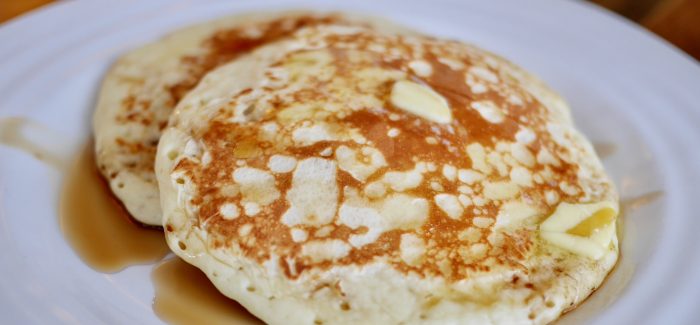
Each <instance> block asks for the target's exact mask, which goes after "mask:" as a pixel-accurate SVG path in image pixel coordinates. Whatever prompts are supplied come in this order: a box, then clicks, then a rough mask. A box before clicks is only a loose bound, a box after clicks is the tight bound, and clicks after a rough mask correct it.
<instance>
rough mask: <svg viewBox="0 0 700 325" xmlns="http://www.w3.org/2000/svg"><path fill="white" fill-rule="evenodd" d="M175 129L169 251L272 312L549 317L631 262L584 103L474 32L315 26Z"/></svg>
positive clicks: (290, 319)
mask: <svg viewBox="0 0 700 325" xmlns="http://www.w3.org/2000/svg"><path fill="white" fill-rule="evenodd" d="M169 123H170V124H169V127H168V128H167V129H166V130H165V132H164V134H163V137H162V138H161V141H160V144H159V146H158V151H157V157H156V174H157V178H158V183H159V186H160V191H161V192H160V193H161V206H162V208H163V213H164V220H163V224H164V228H165V233H166V238H167V241H168V245H169V246H170V248H171V249H172V250H173V252H174V253H175V254H177V255H178V256H180V257H182V258H183V259H184V260H185V261H187V262H188V263H190V264H193V265H195V266H196V267H198V268H200V269H202V270H203V271H204V272H205V273H206V274H207V276H208V278H209V279H210V280H211V281H212V282H213V283H214V284H215V285H216V287H217V288H218V289H219V290H220V291H221V292H222V293H223V294H225V295H227V296H228V297H230V298H232V299H235V300H237V301H238V302H239V303H241V304H242V305H243V306H244V307H246V308H247V309H248V310H250V311H251V312H252V313H253V314H255V315H256V316H258V317H259V318H260V319H262V320H263V321H265V322H267V323H270V324H401V323H427V324H445V323H450V324H489V323H503V324H516V323H517V324H521V323H522V324H525V323H534V324H543V323H548V322H550V321H553V320H554V319H556V318H557V317H558V316H559V315H560V314H561V313H563V312H564V311H566V310H568V309H571V308H574V307H575V306H576V305H577V304H579V303H580V302H581V301H583V300H584V299H585V298H586V297H587V296H588V295H589V294H590V293H591V292H592V291H594V290H595V289H596V288H597V287H598V286H599V285H600V284H601V282H602V281H603V279H604V278H605V276H606V274H607V273H608V272H609V271H610V270H611V268H612V267H613V266H614V264H615V262H616V260H617V256H618V242H617V238H616V235H615V221H616V217H617V213H618V197H617V194H616V192H615V189H614V187H613V185H612V183H611V181H610V180H609V178H608V177H607V176H606V174H605V171H604V170H603V167H602V165H601V163H600V161H599V159H598V158H597V157H596V154H595V152H594V151H593V149H592V146H591V144H590V143H589V142H588V141H587V140H586V139H585V138H584V137H583V135H581V134H580V133H579V132H578V131H577V130H576V129H575V127H574V125H573V122H572V120H571V117H570V113H569V108H568V107H567V105H566V103H565V102H564V101H563V100H562V99H561V98H560V97H559V96H558V95H557V94H556V93H554V92H553V91H552V90H550V89H549V88H547V87H546V86H545V85H544V84H543V83H542V82H540V81H538V80H537V78H535V77H533V76H532V75H530V74H529V73H527V72H525V71H523V70H522V69H520V68H518V67H517V66H515V65H514V64H512V63H510V62H508V61H506V60H504V59H502V58H500V57H498V56H496V55H494V54H491V53H489V52H487V51H484V50H481V49H479V48H477V47H474V46H471V45H467V44H463V43H460V42H456V41H449V40H441V39H435V38H429V37H422V36H396V35H387V34H382V33H379V32H376V31H373V30H371V29H367V28H362V27H357V26H347V25H343V24H335V25H319V26H312V27H308V28H303V29H300V30H299V31H297V32H295V33H294V36H293V37H292V38H290V39H288V40H284V41H280V42H277V43H275V44H270V45H268V46H265V47H262V48H260V49H258V50H256V51H254V52H253V53H251V54H249V55H246V56H244V57H241V58H239V59H238V60H236V61H234V62H232V63H230V64H227V65H224V66H222V67H219V68H217V69H215V70H213V71H212V72H210V73H209V74H207V76H206V77H205V78H204V79H203V80H202V81H201V82H200V84H199V85H198V86H197V87H196V88H195V89H194V90H192V91H191V92H190V93H189V94H187V95H186V96H185V98H184V99H183V100H182V101H181V102H180V103H179V104H178V105H177V107H176V109H175V113H174V114H173V115H172V117H171V119H170V122H169Z"/></svg>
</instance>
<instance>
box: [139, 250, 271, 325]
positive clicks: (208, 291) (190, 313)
mask: <svg viewBox="0 0 700 325" xmlns="http://www.w3.org/2000/svg"><path fill="white" fill-rule="evenodd" d="M151 276H152V278H153V285H154V286H155V292H156V296H155V298H154V299H153V310H154V311H155V312H156V314H157V315H158V317H160V318H161V319H162V320H164V321H166V322H168V323H170V324H177V325H186V324H212V325H215V324H262V322H261V321H260V320H258V319H257V318H255V316H253V315H251V314H250V313H249V312H248V311H247V310H245V309H244V308H243V307H242V306H241V305H239V304H238V303H237V302H235V301H233V300H231V299H229V298H227V297H226V296H224V295H223V294H221V293H220V292H219V291H218V290H217V289H216V287H214V285H213V284H212V283H211V281H209V279H207V277H206V276H205V275H204V273H202V271H200V270H199V269H197V268H196V267H194V266H192V265H189V264H187V263H185V262H184V261H182V260H181V259H180V258H172V259H169V260H166V261H164V262H162V263H160V264H158V265H157V266H156V267H155V268H154V269H153V273H152V275H151Z"/></svg>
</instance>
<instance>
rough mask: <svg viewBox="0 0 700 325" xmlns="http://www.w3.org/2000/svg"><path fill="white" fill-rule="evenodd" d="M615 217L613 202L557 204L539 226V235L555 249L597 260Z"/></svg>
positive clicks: (616, 213) (614, 203)
mask: <svg viewBox="0 0 700 325" xmlns="http://www.w3.org/2000/svg"><path fill="white" fill-rule="evenodd" d="M617 215H618V206H617V203H616V202H610V201H603V202H598V203H586V204H571V203H561V204H559V206H557V209H556V210H555V211H554V213H553V214H552V215H551V216H549V218H547V220H545V221H544V222H543V223H542V224H541V225H540V235H541V236H542V238H543V239H544V240H546V241H548V242H549V243H551V244H553V245H555V246H558V247H561V248H563V249H566V250H569V251H571V252H573V253H576V254H579V255H583V256H587V257H589V258H592V259H596V260H597V259H599V258H601V257H602V256H603V254H605V251H606V250H607V249H608V248H609V246H610V242H611V241H612V238H613V236H614V234H615V220H616V219H617Z"/></svg>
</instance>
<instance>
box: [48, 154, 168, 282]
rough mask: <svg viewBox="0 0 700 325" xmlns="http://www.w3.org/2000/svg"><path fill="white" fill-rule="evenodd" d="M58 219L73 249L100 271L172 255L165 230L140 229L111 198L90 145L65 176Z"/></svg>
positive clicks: (121, 267) (113, 269) (149, 261)
mask: <svg viewBox="0 0 700 325" xmlns="http://www.w3.org/2000/svg"><path fill="white" fill-rule="evenodd" d="M59 218H60V220H59V222H60V225H61V231H62V232H63V234H64V236H65V237H66V240H67V241H68V242H69V243H70V245H71V246H72V247H73V250H75V252H76V253H77V254H78V256H80V258H81V259H82V260H83V261H84V262H85V263H86V264H87V265H89V266H90V267H92V268H93V269H95V270H98V271H100V272H116V271H119V270H121V269H124V268H126V267H128V266H130V265H135V264H147V263H153V262H156V261H159V260H161V259H162V258H163V257H165V255H166V254H167V253H168V252H169V249H168V246H167V244H166V243H165V239H164V238H163V232H162V230H160V229H155V228H145V227H142V226H140V225H138V224H136V223H135V222H134V221H132V220H131V218H130V217H129V215H128V213H127V212H126V211H125V210H124V208H123V207H122V206H121V205H120V204H119V203H118V202H117V200H116V199H115V198H114V197H113V195H112V194H111V192H110V190H109V188H108V186H107V184H106V183H105V181H104V180H103V179H102V178H101V177H100V175H99V172H98V171H97V168H96V167H95V162H94V156H93V150H92V146H91V145H87V146H85V148H84V149H83V150H82V151H81V152H80V154H79V156H78V158H77V160H76V162H75V163H74V164H73V166H71V167H70V168H69V169H68V171H67V174H66V177H65V183H64V185H63V189H62V192H61V201H60V207H59Z"/></svg>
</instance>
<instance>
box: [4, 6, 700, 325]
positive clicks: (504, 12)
mask: <svg viewBox="0 0 700 325" xmlns="http://www.w3.org/2000/svg"><path fill="white" fill-rule="evenodd" d="M262 8H265V9H282V8H317V9H350V10H354V11H364V12H370V13H375V14H378V15H384V16H388V17H389V18H392V19H394V20H396V21H398V22H400V23H403V24H406V25H409V26H412V27H414V28H417V29H419V30H422V31H425V32H427V33H431V34H435V35H439V36H443V37H451V38H457V39H461V40H465V41H468V42H471V43H475V44H478V45H480V46H482V47H484V48H486V49H489V50H492V51H494V52H496V53H499V54H501V55H503V56H505V57H507V58H509V59H511V60H512V61H514V62H516V63H518V64H520V65H522V66H524V67H526V68H528V69H530V70H531V71H534V72H535V73H537V74H538V75H540V76H541V77H542V78H543V79H545V80H546V81H547V82H548V83H549V84H550V85H551V86H552V87H553V88H555V89H556V90H558V91H559V92H561V93H562V94H563V95H564V96H565V97H566V99H567V100H568V101H569V102H570V103H571V105H572V107H573V111H574V115H575V118H576V122H577V124H578V125H579V127H580V128H581V129H582V130H583V131H584V133H586V134H587V135H588V136H589V138H590V139H592V140H593V141H594V142H601V143H608V144H614V146H615V147H616V148H617V149H616V151H615V152H614V154H612V155H611V156H609V157H607V158H606V159H605V165H606V167H607V170H608V171H609V172H610V174H611V175H612V176H613V178H614V180H615V183H616V184H617V185H618V188H619V190H620V193H621V196H622V198H623V199H630V198H635V197H639V196H640V195H644V194H646V193H652V192H655V191H663V195H662V196H661V198H660V199H658V200H656V201H654V202H653V203H651V204H647V205H644V206H639V207H636V208H628V211H627V214H626V216H625V227H624V241H623V261H622V262H621V265H619V266H618V268H617V270H616V271H615V273H614V274H613V275H612V276H611V278H610V279H609V280H608V281H607V282H606V284H605V285H604V286H603V288H602V289H600V290H599V292H597V293H596V294H595V295H594V296H593V297H592V299H590V301H588V302H586V303H585V304H584V305H583V306H581V307H580V308H579V309H577V310H576V311H575V312H573V313H571V314H570V315H568V316H567V317H566V319H565V321H564V323H569V322H571V323H578V322H586V323H589V322H592V323H600V324H642V323H644V324H647V323H648V324H691V323H698V322H700V308H698V306H697V304H698V302H699V301H700V249H699V248H700V236H698V233H700V215H698V210H700V202H699V201H698V199H700V163H699V162H700V153H699V151H698V142H699V141H700V131H699V130H698V126H700V66H699V65H698V63H697V62H695V61H693V60H692V59H690V58H689V57H687V56H685V55H684V54H682V53H681V52H680V51H678V50H677V49H674V48H672V47H671V46H669V45H668V44H666V43H664V42H663V41H661V40H660V39H658V38H656V37H654V36H653V35H651V34H650V33H648V32H645V31H643V30H641V29H640V28H638V27H636V26H634V25H633V24H631V23H628V22H626V21H624V20H622V19H620V18H618V17H615V16H613V15H611V14H608V13H605V12H603V11H602V10H599V9H596V8H593V7H591V6H589V5H586V4H584V3H580V2H573V1H561V0H559V1H545V0H536V1H534V0H533V1H528V2H527V5H523V4H522V2H521V1H515V0H514V1H488V2H487V1H477V0H474V1H450V0H440V1H436V0H432V1H419V0H416V1H401V0H396V1H392V0H368V1H364V0H353V1H343V2H341V1H338V2H337V3H328V2H325V1H321V0H317V1H316V0H300V1H274V0H270V1H237V2H233V1H212V0H208V1H196V2H195V1H171V0H160V1H138V2H137V1H111V2H104V1H73V2H65V3H60V4H57V5H52V6H49V7H47V8H45V9H42V10H40V11H37V12H33V13H30V14H29V15H25V16H23V17H21V18H19V19H15V20H13V21H11V22H9V23H6V24H5V25H3V26H1V27H0V118H7V117H13V116H22V117H26V118H29V119H31V120H32V121H34V122H36V123H38V125H41V126H43V127H34V128H28V129H27V130H25V135H26V136H28V137H33V138H34V141H35V142H39V143H42V144H43V145H45V146H46V145H48V146H50V147H51V148H52V149H51V150H52V151H53V152H54V153H55V154H56V155H58V156H61V157H71V156H72V155H74V154H75V152H76V151H77V150H78V149H79V148H80V146H81V145H82V144H83V143H84V142H85V141H86V140H87V139H88V137H89V135H90V131H89V119H90V117H91V113H92V108H93V104H94V101H95V96H96V92H97V89H98V85H99V82H100V80H101V77H102V75H103V74H104V72H105V70H106V69H107V68H108V66H109V65H110V62H112V61H113V60H114V59H115V58H116V57H117V56H119V55H120V54H121V53H123V52H124V51H126V50H128V49H130V48H133V47H135V46H137V45H139V44H143V43H145V42H148V41H150V40H153V39H156V38H157V37H159V36H161V35H163V34H164V33H166V32H168V31H170V30H172V29H173V28H176V27H179V26H182V25H186V24H188V23H193V22H197V21H201V20H205V19H208V18H211V17H217V16H221V15H226V14H230V13H234V12H241V11H246V10H251V9H262ZM0 131H3V130H0ZM0 133H2V132H0ZM62 178H63V175H62V174H61V173H60V172H58V171H57V170H56V169H55V168H53V167H52V166H50V165H47V164H45V163H43V162H41V161H38V160H36V159H35V158H34V157H33V156H32V155H29V154H27V153H26V152H23V151H20V150H17V149H15V148H12V147H9V146H2V145H0V249H2V253H1V254H0V318H1V319H0V323H5V324H10V323H12V324H27V323H41V324H48V323H83V324H97V323H113V324H127V323H139V324H143V323H158V322H159V319H158V318H157V317H156V316H155V315H154V313H153V311H152V310H151V300H152V298H153V287H152V284H151V281H150V276H149V274H150V270H151V266H139V267H130V268H128V269H126V270H124V271H122V272H119V273H116V274H101V273H98V272H96V271H94V270H92V269H90V268H89V267H87V266H86V265H85V264H83V262H81V261H80V259H79V258H78V257H77V256H76V255H75V253H74V252H73V251H72V249H71V248H70V247H69V246H68V244H67V243H66V241H65V240H64V239H63V237H62V235H61V233H60V230H59V227H58V223H57V202H58V197H59V188H60V184H61V181H62ZM627 281H629V283H627Z"/></svg>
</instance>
